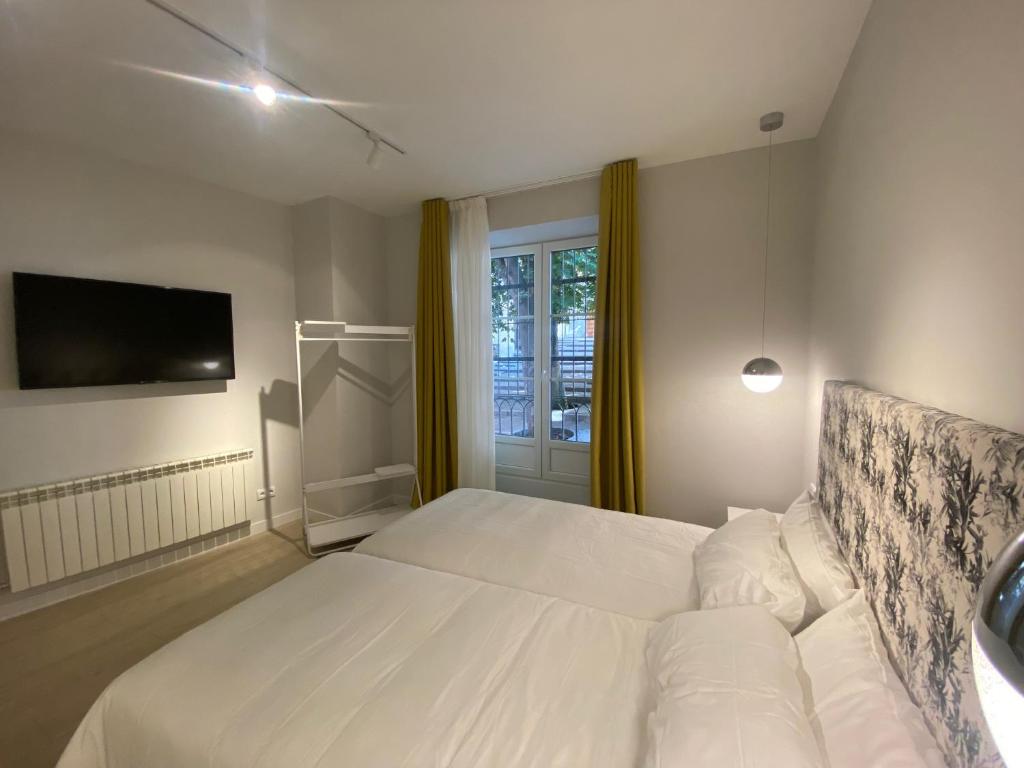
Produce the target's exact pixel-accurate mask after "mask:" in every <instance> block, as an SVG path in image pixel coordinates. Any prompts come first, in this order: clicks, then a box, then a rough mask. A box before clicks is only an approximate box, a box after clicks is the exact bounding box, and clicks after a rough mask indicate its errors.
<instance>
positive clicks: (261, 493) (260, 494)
mask: <svg viewBox="0 0 1024 768" xmlns="http://www.w3.org/2000/svg"><path fill="white" fill-rule="evenodd" d="M266 498H267V489H266V488H257V489H256V501H265V500H266Z"/></svg>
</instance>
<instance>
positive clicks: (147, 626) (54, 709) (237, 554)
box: [0, 523, 309, 768]
mask: <svg viewBox="0 0 1024 768" xmlns="http://www.w3.org/2000/svg"><path fill="white" fill-rule="evenodd" d="M301 535H302V531H301V528H300V527H299V525H298V524H297V523H296V524H292V525H290V526H285V527H284V528H283V529H281V530H280V531H272V532H269V533H261V534H257V535H255V536H252V537H249V538H246V539H242V540H241V541H238V542H235V543H233V544H229V545H227V546H225V547H221V548H219V549H216V550H212V551H211V552H208V553H206V554H203V555H200V556H198V557H195V558H192V559H190V560H184V561H182V562H180V563H175V564H174V565H170V566H167V567H166V568H161V569H160V570H157V571H152V572H150V573H146V574H143V575H141V576H137V577H135V578H133V579H129V580H127V581H123V582H120V583H118V584H114V585H112V586H109V587H106V588H104V589H101V590H98V591H96V592H91V593H89V594H87V595H82V596H81V597H76V598H73V599H71V600H67V601H65V602H63V603H59V604H57V605H52V606H49V607H47V608H43V609H41V610H38V611H35V612H33V613H29V614H26V615H24V616H19V617H16V618H13V619H10V620H8V621H5V622H0V766H2V768H15V767H16V768H35V767H36V766H40V768H42V767H43V766H45V767H46V768H52V766H53V765H54V764H55V763H56V762H57V759H58V758H59V757H60V754H61V752H62V751H63V750H64V746H65V745H66V744H67V742H68V740H69V739H70V738H71V734H72V733H73V732H74V730H75V728H76V727H77V726H78V723H79V721H80V720H81V719H82V717H83V716H84V715H85V713H86V711H87V710H88V709H89V706H90V705H91V704H92V703H93V701H95V700H96V698H97V696H99V694H100V693H101V692H102V691H103V689H104V688H105V687H106V686H107V684H108V683H110V681H111V680H113V679H114V678H115V677H117V675H119V674H120V673H121V672H123V671H124V670H126V669H128V668H129V667H130V666H132V665H133V664H135V663H136V662H138V661H140V660H141V659H143V658H145V657H146V656H148V655H149V654H151V653H152V652H153V651H155V650H156V649H157V648H159V647H161V646H162V645H164V644H165V643H167V642H169V641H170V640H173V639H174V638H176V637H178V636H179V635H181V634H182V633H184V632H186V631H188V630H189V629H191V628H192V627H195V626H196V625H198V624H201V623H203V622H204V621H206V620H207V619H209V618H211V617H213V616H216V615H217V614H218V613H220V612H222V611H224V610H225V609H227V608H230V607H231V606H232V605H234V604H235V603H238V602H240V601H242V600H244V599H245V598H247V597H249V596H250V595H253V594H255V593H256V592H259V591H260V590H262V589H264V588H266V587H268V586H270V585H271V584H273V583H274V582H276V581H279V580H280V579H282V578H284V577H285V576H287V575H288V574H290V573H292V572H294V571H296V570H298V569H299V568H301V567H302V566H304V565H306V564H308V563H309V560H307V559H306V556H305V553H304V551H303V549H302V540H301Z"/></svg>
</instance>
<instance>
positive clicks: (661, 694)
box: [644, 606, 822, 768]
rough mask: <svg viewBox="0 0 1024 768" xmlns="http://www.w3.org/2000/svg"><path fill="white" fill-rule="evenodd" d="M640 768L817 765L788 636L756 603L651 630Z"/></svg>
mask: <svg viewBox="0 0 1024 768" xmlns="http://www.w3.org/2000/svg"><path fill="white" fill-rule="evenodd" d="M647 667H648V670H649V671H650V673H651V676H652V678H653V682H654V688H655V690H656V692H657V702H656V705H655V710H654V711H653V712H652V713H651V715H650V716H649V717H648V719H647V737H648V738H647V755H646V759H645V762H644V765H645V766H646V768H677V767H678V766H685V768H704V767H705V766H706V767H707V768H754V767H755V766H786V767H787V768H805V767H806V768H815V767H816V766H820V765H822V761H821V754H820V750H819V748H818V745H817V743H816V741H815V737H814V732H813V730H812V729H811V725H810V722H809V721H808V718H807V713H806V712H805V710H804V692H803V688H802V687H801V684H800V680H799V678H798V677H797V670H798V669H799V660H798V657H797V652H796V645H795V644H794V642H793V638H792V637H791V636H790V634H789V633H788V632H787V631H786V630H785V629H784V628H783V626H782V625H781V624H779V622H778V621H776V620H775V619H774V618H772V616H771V614H769V613H768V612H767V611H766V610H764V609H763V608H761V607H759V606H746V607H742V608H723V609H721V610H717V611H690V612H688V613H680V614H677V615H675V616H672V617H670V618H668V619H665V620H664V621H663V622H661V623H660V624H659V625H658V626H657V627H655V628H654V630H653V631H652V632H651V637H650V639H649V641H648V646H647Z"/></svg>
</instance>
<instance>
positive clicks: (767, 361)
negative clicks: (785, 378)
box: [741, 357, 782, 392]
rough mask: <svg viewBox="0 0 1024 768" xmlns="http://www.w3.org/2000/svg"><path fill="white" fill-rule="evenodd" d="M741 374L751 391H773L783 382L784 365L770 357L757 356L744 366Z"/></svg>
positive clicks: (745, 384)
mask: <svg viewBox="0 0 1024 768" xmlns="http://www.w3.org/2000/svg"><path fill="white" fill-rule="evenodd" d="M741 376H742V378H743V384H744V386H745V387H746V388H747V389H749V390H750V391H751V392H771V391H772V390H774V389H778V387H779V384H781V383H782V366H781V365H779V364H778V363H776V362H775V361H774V360H772V359H771V358H770V357H756V358H754V359H753V360H751V361H750V362H749V363H747V364H746V365H744V366H743V373H742V374H741Z"/></svg>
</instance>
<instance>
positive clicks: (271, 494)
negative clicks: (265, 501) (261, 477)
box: [267, 486, 277, 498]
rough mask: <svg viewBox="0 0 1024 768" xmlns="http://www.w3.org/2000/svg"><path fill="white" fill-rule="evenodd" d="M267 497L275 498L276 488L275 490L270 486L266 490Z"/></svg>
mask: <svg viewBox="0 0 1024 768" xmlns="http://www.w3.org/2000/svg"><path fill="white" fill-rule="evenodd" d="M267 495H268V496H269V497H270V498H274V497H275V496H277V488H275V487H274V486H270V487H269V488H267Z"/></svg>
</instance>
